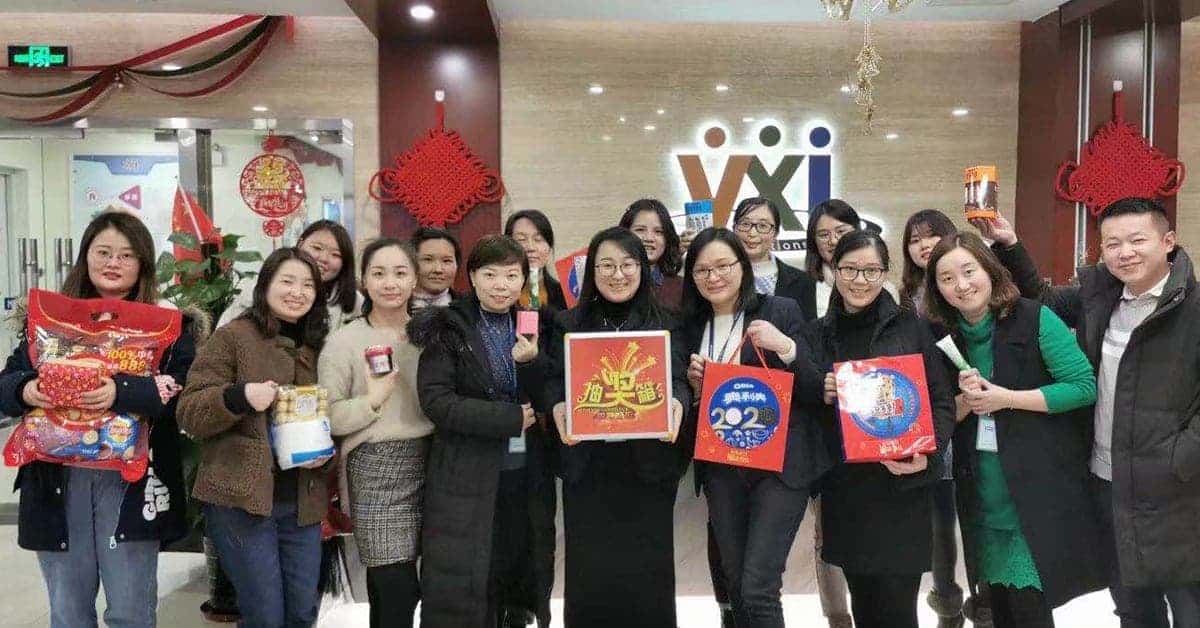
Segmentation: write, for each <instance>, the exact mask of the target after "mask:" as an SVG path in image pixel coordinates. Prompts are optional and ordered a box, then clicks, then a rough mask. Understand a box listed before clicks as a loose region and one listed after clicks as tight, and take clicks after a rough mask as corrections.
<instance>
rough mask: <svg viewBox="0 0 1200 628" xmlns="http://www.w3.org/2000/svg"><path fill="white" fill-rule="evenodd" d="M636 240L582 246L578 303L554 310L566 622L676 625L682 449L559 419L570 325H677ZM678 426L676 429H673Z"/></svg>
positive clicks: (675, 343) (679, 397)
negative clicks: (599, 433) (589, 436)
mask: <svg viewBox="0 0 1200 628" xmlns="http://www.w3.org/2000/svg"><path fill="white" fill-rule="evenodd" d="M652 281H653V280H652V278H651V269H650V260H649V259H648V258H647V257H646V246H645V245H644V243H643V241H642V240H641V239H640V238H638V236H636V235H634V234H633V233H632V232H631V231H629V230H628V229H625V228H623V227H610V228H608V229H605V230H603V231H601V232H600V233H597V234H596V235H595V236H594V237H593V238H592V241H591V243H590V244H589V245H588V255H587V266H586V269H585V270H584V277H583V287H582V290H581V291H580V295H579V305H578V306H576V307H575V308H573V309H571V310H567V311H566V312H562V313H561V314H559V315H558V316H557V317H556V319H555V331H554V337H553V338H552V339H551V342H550V343H549V345H548V350H549V351H550V352H551V354H552V359H551V362H550V363H551V368H552V369H553V370H552V371H551V373H550V375H549V377H548V378H547V382H546V388H547V400H548V403H553V404H554V407H553V412H554V420H555V423H556V424H557V426H558V430H559V434H560V436H561V437H562V439H563V443H564V447H562V449H561V452H562V466H563V472H562V473H563V489H562V491H563V528H564V536H565V542H566V583H565V589H564V591H565V593H564V596H565V602H564V614H565V618H564V619H565V623H566V625H567V626H569V627H570V628H591V627H597V628H598V627H602V626H603V627H609V626H629V627H631V628H643V627H644V628H657V627H661V626H675V625H676V624H675V558H674V557H675V552H674V529H673V523H674V518H673V513H674V507H675V493H676V490H677V488H678V485H679V479H680V477H681V476H682V474H683V471H684V469H685V467H686V465H687V460H688V457H689V455H688V454H689V452H687V451H685V449H684V448H683V447H680V446H677V445H676V444H675V440H674V436H673V437H671V438H669V439H667V440H627V441H613V442H599V441H589V442H585V443H580V442H578V441H575V440H573V439H571V438H570V437H569V436H568V435H567V432H566V427H565V424H564V420H565V415H566V405H565V400H566V396H567V393H566V390H565V382H564V373H563V370H564V369H565V368H566V367H567V365H565V364H564V361H563V339H564V337H565V336H566V334H568V333H576V332H601V331H608V332H614V331H615V332H620V331H652V330H667V331H672V330H675V328H676V322H675V319H674V317H673V316H672V315H671V314H669V313H668V312H667V311H666V310H664V308H663V307H662V306H660V305H659V303H658V299H657V298H656V297H655V296H654V291H653V288H652ZM686 355H687V352H686V348H685V347H684V344H683V339H682V336H680V335H679V334H678V333H673V334H672V335H671V377H672V380H671V394H672V398H671V399H670V400H669V401H668V404H669V407H670V410H671V416H672V422H673V425H676V426H678V425H680V420H681V419H682V415H683V408H685V407H688V405H689V402H690V399H691V395H690V394H689V391H688V384H687V375H686V364H687V360H686ZM676 435H677V432H676Z"/></svg>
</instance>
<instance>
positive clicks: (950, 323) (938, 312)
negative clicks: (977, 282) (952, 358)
mask: <svg viewBox="0 0 1200 628" xmlns="http://www.w3.org/2000/svg"><path fill="white" fill-rule="evenodd" d="M954 249H962V250H964V251H966V252H968V253H970V254H971V256H972V257H974V258H975V261H977V262H979V267H980V268H982V269H983V271H984V272H985V273H987V274H988V278H989V279H991V281H992V298H990V299H988V309H989V310H991V312H992V315H993V316H995V317H996V318H998V319H1000V318H1004V317H1005V316H1008V314H1009V312H1011V311H1012V307H1013V305H1015V304H1016V303H1017V299H1019V298H1021V293H1020V291H1019V290H1017V286H1016V284H1014V283H1013V279H1012V274H1011V273H1009V272H1008V269H1007V268H1005V267H1004V265H1003V264H1001V263H1000V260H998V259H996V255H995V254H994V253H992V250H991V249H990V248H988V245H987V244H985V243H984V242H983V239H981V238H980V237H979V236H977V235H975V234H974V233H970V232H967V231H960V232H958V233H955V234H953V235H949V236H946V237H944V238H942V241H941V242H938V245H937V246H936V247H934V249H933V254H932V255H930V256H929V272H926V273H925V315H926V316H927V317H928V318H929V320H931V321H933V322H935V323H940V324H942V325H944V326H945V327H946V328H947V329H958V319H959V317H960V314H959V311H958V309H957V308H955V307H954V306H953V305H950V302H949V301H947V300H946V297H944V296H942V291H941V290H939V289H938V280H937V265H938V262H940V261H941V260H942V258H943V257H945V256H946V254H947V253H949V252H950V251H953V250H954Z"/></svg>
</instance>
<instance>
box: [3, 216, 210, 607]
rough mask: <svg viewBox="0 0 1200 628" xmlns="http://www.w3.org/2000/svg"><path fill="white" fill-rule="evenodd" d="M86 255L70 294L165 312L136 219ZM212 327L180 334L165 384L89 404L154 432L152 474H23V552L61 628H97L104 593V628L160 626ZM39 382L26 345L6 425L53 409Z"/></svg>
mask: <svg viewBox="0 0 1200 628" xmlns="http://www.w3.org/2000/svg"><path fill="white" fill-rule="evenodd" d="M80 244H81V246H80V249H79V257H78V259H76V260H75V265H74V266H73V267H72V269H71V273H70V274H69V275H68V276H67V279H66V281H65V282H64V284H63V290H62V294H64V295H65V296H69V297H73V298H82V299H91V298H108V299H121V300H124V301H133V302H138V303H147V304H151V305H153V304H156V303H157V302H158V288H157V286H158V283H157V281H156V280H155V276H154V259H155V256H154V239H153V238H152V237H151V235H150V232H149V231H148V230H147V229H146V226H145V225H144V224H142V222H141V221H140V220H138V219H137V218H136V217H134V216H130V215H128V214H123V213H116V212H105V213H102V214H100V215H99V216H97V217H96V218H94V219H93V220H92V222H91V223H90V224H88V226H87V228H86V229H85V230H84V232H83V238H82V241H81V243H80ZM208 324H209V321H208V320H207V317H205V316H204V315H202V314H196V316H195V318H194V319H193V318H191V317H185V318H184V326H183V332H182V334H181V335H180V336H179V338H178V339H176V340H175V342H174V344H172V345H171V346H170V347H168V348H167V349H166V351H165V352H164V353H163V358H162V360H161V361H160V363H159V364H158V365H157V366H158V369H157V372H158V373H159V375H157V376H154V377H138V376H132V375H121V374H117V375H113V376H112V377H105V378H104V379H103V380H101V382H102V385H101V386H100V387H99V388H97V389H95V390H92V391H89V392H86V393H84V395H83V398H82V407H84V408H87V409H92V410H105V409H110V408H111V409H112V410H113V411H116V412H120V413H130V414H135V415H138V416H139V417H140V418H141V419H142V420H143V421H145V422H146V423H147V424H148V425H150V426H152V429H151V431H150V451H151V463H150V468H149V470H148V471H147V472H146V475H145V476H144V477H143V478H142V479H141V480H139V481H137V482H126V481H124V480H123V479H122V478H121V475H120V473H119V472H118V471H111V470H95V469H84V468H79V467H67V466H63V465H59V464H52V463H49V462H31V463H29V464H26V465H24V466H22V467H21V469H20V471H19V472H18V473H17V482H16V484H17V488H18V489H19V490H20V491H21V508H20V515H19V518H18V528H17V543H18V544H19V545H20V546H21V547H22V548H24V549H28V550H34V551H36V552H37V553H38V562H39V564H40V566H41V570H42V577H43V578H44V579H45V581H46V588H47V589H48V592H49V595H50V625H51V626H52V628H79V627H86V626H95V625H96V594H97V592H98V589H99V586H100V584H101V583H103V584H104V594H105V598H106V599H107V602H108V606H107V608H106V610H105V611H104V621H105V623H107V624H108V625H110V626H118V625H119V626H153V625H155V621H156V620H155V609H156V608H157V605H158V600H157V587H158V581H157V577H158V551H159V548H160V547H161V545H162V544H163V543H167V542H170V541H173V540H176V539H178V538H180V537H182V536H183V535H184V534H185V533H186V528H187V524H186V520H185V517H184V511H185V508H184V506H185V505H184V501H185V498H184V492H183V472H182V469H181V467H180V453H179V428H178V427H177V426H176V423H175V405H176V401H177V394H176V393H177V392H178V386H180V385H182V384H184V381H185V378H186V376H187V372H188V368H189V367H190V366H191V363H192V358H193V357H194V355H195V344H194V339H195V336H193V332H192V330H193V328H194V329H195V331H196V333H197V334H206V333H207V327H208ZM37 377H38V376H37V371H36V370H35V367H34V365H33V364H32V362H31V361H30V354H29V347H28V345H27V342H26V341H24V340H23V341H22V342H21V343H20V345H18V346H17V348H16V350H14V351H13V353H12V355H11V356H10V357H9V358H8V363H7V364H6V366H5V368H4V371H3V373H0V414H5V415H8V416H21V415H22V414H24V413H26V412H28V411H30V410H31V409H33V408H47V407H49V406H50V403H49V399H48V398H47V397H46V395H45V394H44V393H43V392H42V391H41V390H40V388H39V380H38V378H37Z"/></svg>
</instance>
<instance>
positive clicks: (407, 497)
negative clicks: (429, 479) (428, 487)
mask: <svg viewBox="0 0 1200 628" xmlns="http://www.w3.org/2000/svg"><path fill="white" fill-rule="evenodd" d="M429 441H430V439H429V438H428V437H426V438H418V439H412V440H395V441H387V442H382V443H363V444H361V445H359V446H358V447H355V448H354V451H351V452H350V457H349V458H348V459H347V460H346V475H347V479H348V480H349V484H350V515H351V516H352V517H353V518H354V541H355V543H357V544H358V551H359V555H360V558H361V559H362V563H363V564H364V565H366V566H367V567H381V566H383V565H390V564H392V563H397V562H407V561H412V560H416V559H417V557H418V556H419V555H420V553H421V552H420V547H419V546H420V538H421V497H422V493H423V492H424V489H425V460H426V458H427V457H428V455H429Z"/></svg>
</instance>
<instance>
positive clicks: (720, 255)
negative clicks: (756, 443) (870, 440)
mask: <svg viewBox="0 0 1200 628" xmlns="http://www.w3.org/2000/svg"><path fill="white" fill-rule="evenodd" d="M751 266H752V265H751V262H750V257H749V256H748V255H747V254H746V252H745V250H744V249H743V247H742V246H741V243H740V242H739V240H738V238H737V236H735V235H734V234H733V232H731V231H729V230H728V229H724V228H709V229H705V230H703V231H701V232H700V233H699V234H697V235H696V238H695V240H694V242H693V244H692V246H691V250H690V251H689V253H688V256H687V261H686V264H685V267H684V280H683V312H684V316H685V320H686V321H687V323H685V326H684V330H683V335H684V337H685V338H686V341H687V347H688V348H689V350H690V352H691V357H690V363H689V367H688V383H689V384H690V385H691V388H692V395H693V398H698V397H699V395H700V391H701V389H702V385H703V380H704V368H705V364H706V363H708V362H732V363H735V364H746V365H751V366H762V367H765V368H770V369H776V370H779V371H781V372H791V373H793V374H794V377H795V380H794V389H795V392H794V394H793V398H792V404H791V407H790V408H789V424H788V429H787V434H786V435H779V436H776V438H785V439H786V441H785V442H786V453H785V456H784V463H783V470H782V472H781V473H772V472H769V471H761V470H757V469H747V468H743V467H735V466H730V465H725V464H715V463H703V462H697V463H696V474H697V477H699V478H700V479H701V482H702V484H703V486H704V493H705V496H706V498H707V500H708V513H709V515H708V516H709V521H710V530H711V531H712V536H711V537H710V539H715V540H716V545H717V550H719V556H720V568H721V569H722V571H723V573H722V574H721V576H723V577H722V583H724V585H725V586H726V587H727V590H728V592H729V598H730V602H731V607H732V608H731V612H730V613H728V615H726V616H723V617H722V620H723V622H725V623H726V625H736V626H739V627H742V626H744V627H753V628H782V627H783V625H784V623H783V606H782V604H781V601H780V596H779V593H780V589H781V588H782V586H783V571H784V567H785V566H786V565H787V559H788V552H789V550H790V549H791V547H792V541H793V540H794V539H795V537H796V530H797V529H799V527H800V522H801V520H802V519H803V517H804V510H805V506H806V505H807V504H808V496H809V492H810V490H809V487H810V486H811V485H812V484H813V483H814V482H815V481H816V480H817V478H819V477H820V476H821V475H822V474H823V473H824V472H825V471H826V470H827V469H828V468H829V467H830V466H831V465H832V462H833V461H832V458H831V457H830V455H829V451H828V449H827V448H826V446H825V443H824V439H823V433H822V431H821V430H820V428H819V426H818V424H817V423H816V422H815V421H814V420H813V419H814V416H815V415H816V414H818V413H820V412H822V411H823V407H822V405H821V403H820V399H819V398H820V394H821V392H820V391H821V390H822V387H823V376H822V374H820V373H819V372H818V371H817V369H816V367H815V365H814V364H813V363H812V356H811V355H810V351H809V341H808V339H806V338H805V337H803V336H804V334H805V324H804V318H803V315H802V314H801V312H800V307H799V306H797V305H796V303H795V302H794V301H792V300H791V299H786V298H782V297H773V296H768V295H761V294H756V290H755V275H754V273H753V270H752V268H751ZM743 334H744V335H746V336H748V337H749V340H750V342H747V343H746V344H745V345H743V346H741V347H740V348H739V346H738V345H739V342H740V341H741V339H742V337H743ZM755 347H758V348H759V349H761V351H762V352H761V353H759V352H757V351H756V350H755ZM760 355H762V356H763V358H764V359H765V363H763V361H762V360H760V359H759V356H760ZM781 375H782V373H781ZM711 420H712V418H711V417H707V416H697V415H696V414H695V413H693V414H691V415H690V416H689V420H688V422H687V426H688V427H687V429H686V430H685V434H687V436H686V437H685V438H683V439H681V440H682V441H683V442H684V443H687V444H688V445H689V446H690V444H691V443H692V442H694V434H695V429H697V428H696V422H697V421H711ZM710 560H711V556H710ZM715 577H716V575H715V574H714V578H715ZM730 620H732V621H730Z"/></svg>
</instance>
